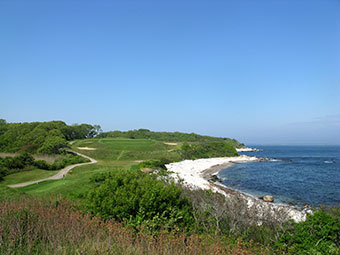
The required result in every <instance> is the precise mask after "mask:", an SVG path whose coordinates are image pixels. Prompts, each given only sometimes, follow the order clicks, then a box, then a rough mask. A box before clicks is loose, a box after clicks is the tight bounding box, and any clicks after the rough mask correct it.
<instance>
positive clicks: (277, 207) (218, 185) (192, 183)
mask: <svg viewBox="0 0 340 255" xmlns="http://www.w3.org/2000/svg"><path fill="white" fill-rule="evenodd" d="M266 160H271V159H267V158H265V159H261V158H256V157H248V156H244V155H243V156H239V157H232V158H212V159H211V158H210V159H198V160H185V161H181V162H176V163H171V164H169V165H167V168H168V170H169V171H173V172H174V173H173V174H172V177H173V178H174V179H175V180H182V181H183V185H185V186H187V187H189V188H191V189H211V190H213V191H214V192H218V193H221V194H223V195H224V196H225V197H226V199H232V200H235V201H236V200H237V201H241V203H245V204H246V205H247V207H248V208H247V209H248V210H251V211H252V213H253V214H256V216H257V218H258V219H259V224H261V223H262V222H264V221H266V217H274V218H277V220H279V221H287V220H294V221H296V222H301V221H304V220H305V219H306V215H307V213H308V210H306V209H305V210H297V209H295V208H293V207H292V206H290V205H285V204H276V203H273V202H274V198H273V199H268V200H267V199H266V200H267V201H268V202H265V201H264V200H261V199H259V198H256V197H253V196H251V195H249V194H245V193H243V192H241V191H238V190H235V189H232V188H229V187H226V186H225V185H223V184H222V180H220V179H219V177H218V175H217V174H218V173H219V171H221V170H222V169H225V168H227V167H230V166H232V165H233V164H234V163H237V162H248V161H266ZM214 163H215V164H214ZM271 200H272V201H271Z"/></svg>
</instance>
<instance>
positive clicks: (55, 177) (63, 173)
mask: <svg viewBox="0 0 340 255" xmlns="http://www.w3.org/2000/svg"><path fill="white" fill-rule="evenodd" d="M71 152H73V153H75V154H77V155H79V156H82V157H84V158H87V159H88V160H90V162H86V163H79V164H74V165H70V166H67V167H65V168H63V169H61V170H60V171H59V172H58V173H57V174H55V175H53V176H51V177H47V178H44V179H40V180H36V181H29V182H23V183H18V184H12V185H8V187H10V188H20V187H25V186H28V185H32V184H36V183H39V182H44V181H50V180H59V179H62V178H64V177H65V176H66V174H67V173H68V172H69V171H70V170H71V169H73V168H75V167H77V166H83V165H90V164H95V163H97V160H95V159H93V158H90V157H89V156H86V155H84V154H81V153H79V152H76V151H71Z"/></svg>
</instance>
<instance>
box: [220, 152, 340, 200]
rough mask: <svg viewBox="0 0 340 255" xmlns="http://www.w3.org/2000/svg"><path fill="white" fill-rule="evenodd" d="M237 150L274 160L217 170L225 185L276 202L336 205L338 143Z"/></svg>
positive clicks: (339, 172)
mask: <svg viewBox="0 0 340 255" xmlns="http://www.w3.org/2000/svg"><path fill="white" fill-rule="evenodd" d="M256 148H259V149H261V150H262V151H260V152H248V153H241V154H245V155H249V156H257V157H269V158H274V159H278V161H265V162H248V163H238V164H235V165H233V166H232V167H230V168H227V169H224V170H222V171H221V172H220V173H219V176H220V177H221V179H222V180H223V182H224V184H225V185H226V186H229V187H232V188H234V189H237V190H240V191H243V192H245V193H248V194H251V195H254V196H263V195H272V196H274V197H275V200H276V202H282V203H295V204H297V205H298V206H300V205H303V204H305V203H308V204H309V205H316V206H317V205H321V204H325V205H327V206H331V205H337V206H340V146H256Z"/></svg>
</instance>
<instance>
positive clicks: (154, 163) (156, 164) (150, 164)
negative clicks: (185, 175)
mask: <svg viewBox="0 0 340 255" xmlns="http://www.w3.org/2000/svg"><path fill="white" fill-rule="evenodd" d="M169 163H171V161H170V160H168V159H165V158H163V159H160V160H146V161H143V162H141V163H139V164H138V168H139V169H142V168H155V169H164V170H166V167H165V165H166V164H169Z"/></svg>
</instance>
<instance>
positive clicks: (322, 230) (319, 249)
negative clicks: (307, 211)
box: [276, 210, 340, 254]
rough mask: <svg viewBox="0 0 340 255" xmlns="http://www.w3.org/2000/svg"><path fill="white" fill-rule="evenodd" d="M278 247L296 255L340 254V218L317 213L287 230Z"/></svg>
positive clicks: (321, 212) (325, 213)
mask: <svg viewBox="0 0 340 255" xmlns="http://www.w3.org/2000/svg"><path fill="white" fill-rule="evenodd" d="M276 246H277V247H279V248H283V249H285V250H286V251H288V252H290V253H294V254H340V250H339V248H340V218H339V217H336V216H333V215H330V214H328V213H327V212H326V211H324V210H319V211H316V212H314V214H313V215H308V217H307V220H306V221H305V222H300V223H293V224H291V225H290V226H289V227H288V229H285V230H284V232H283V234H282V236H281V237H280V238H279V240H278V241H277V243H276Z"/></svg>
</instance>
